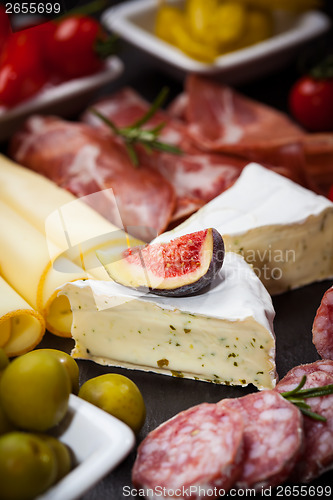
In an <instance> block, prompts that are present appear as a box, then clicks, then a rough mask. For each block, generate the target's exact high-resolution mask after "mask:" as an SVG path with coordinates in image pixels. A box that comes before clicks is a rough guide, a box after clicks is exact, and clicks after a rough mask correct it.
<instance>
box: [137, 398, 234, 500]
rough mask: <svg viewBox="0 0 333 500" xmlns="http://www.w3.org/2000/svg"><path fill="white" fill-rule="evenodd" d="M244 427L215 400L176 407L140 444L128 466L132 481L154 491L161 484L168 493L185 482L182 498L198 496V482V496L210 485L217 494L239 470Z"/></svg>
mask: <svg viewBox="0 0 333 500" xmlns="http://www.w3.org/2000/svg"><path fill="white" fill-rule="evenodd" d="M243 428H244V427H243V419H242V417H241V415H239V414H238V413H237V412H235V411H230V410H228V409H227V408H224V407H222V406H218V405H215V404H208V403H202V404H200V405H198V406H195V407H193V408H190V409H189V410H186V411H183V412H181V413H179V414H178V415H176V416H175V417H173V418H172V419H170V420H168V421H167V422H164V423H163V424H162V425H160V426H159V427H157V429H155V430H154V431H152V432H151V433H150V434H148V436H147V437H146V438H145V439H144V441H143V442H142V443H141V444H140V446H139V448H138V454H137V458H136V461H135V464H134V467H133V471H132V481H133V484H134V486H136V487H137V488H151V489H152V490H153V491H154V490H155V491H156V492H158V489H157V487H159V488H165V491H168V490H169V494H168V498H169V497H170V493H172V492H177V490H178V491H179V489H180V490H181V491H184V490H186V489H187V488H188V490H187V492H188V496H187V497H186V498H190V499H191V500H194V499H197V498H200V496H199V493H200V490H199V487H200V488H201V497H202V495H203V493H202V491H204V490H205V489H208V488H212V489H214V488H216V489H217V490H216V491H217V496H218V490H219V489H220V490H222V489H223V490H228V489H229V488H230V487H231V486H232V485H233V484H234V482H235V480H236V479H237V477H238V475H239V474H240V472H241V469H242V459H243ZM191 486H192V488H191V489H190V487H191ZM176 494H177V493H176ZM151 497H152V498H154V496H153V495H151ZM171 498H173V497H172V496H171ZM174 498H177V497H176V496H174ZM178 498H179V495H178ZM210 498H216V496H210Z"/></svg>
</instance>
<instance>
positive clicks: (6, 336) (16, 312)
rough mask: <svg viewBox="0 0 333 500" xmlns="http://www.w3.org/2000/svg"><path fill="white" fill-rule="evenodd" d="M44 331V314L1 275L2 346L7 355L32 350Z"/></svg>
mask: <svg viewBox="0 0 333 500" xmlns="http://www.w3.org/2000/svg"><path fill="white" fill-rule="evenodd" d="M44 332H45V322H44V319H43V316H42V315H41V314H39V313H38V312H37V311H35V310H34V309H33V308H32V307H31V306H30V305H29V304H28V303H27V302H26V301H25V300H24V299H23V298H22V297H21V296H20V295H19V294H18V293H17V292H16V291H15V290H14V289H13V288H12V287H11V286H10V285H9V284H8V283H7V282H6V281H5V280H4V279H3V278H2V277H0V347H2V348H3V349H4V351H5V353H6V354H7V356H9V357H11V356H18V355H20V354H24V353H25V352H28V351H30V350H31V349H33V348H34V347H35V346H36V345H37V344H38V343H39V342H40V341H41V339H42V337H43V335H44Z"/></svg>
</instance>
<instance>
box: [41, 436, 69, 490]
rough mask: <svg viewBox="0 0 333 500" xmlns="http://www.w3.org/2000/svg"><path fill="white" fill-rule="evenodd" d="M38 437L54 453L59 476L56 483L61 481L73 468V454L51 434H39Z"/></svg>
mask: <svg viewBox="0 0 333 500" xmlns="http://www.w3.org/2000/svg"><path fill="white" fill-rule="evenodd" d="M38 437H39V438H40V439H42V441H44V442H45V443H47V444H48V445H49V446H50V447H51V449H52V450H53V452H54V455H55V457H56V461H57V475H56V478H55V482H58V481H60V479H62V478H63V477H65V476H66V474H68V473H69V472H70V470H71V468H72V456H71V452H70V450H69V448H68V446H66V445H65V444H64V443H62V442H61V441H60V440H59V439H57V438H55V437H53V436H50V435H49V434H38Z"/></svg>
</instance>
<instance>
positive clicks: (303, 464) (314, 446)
mask: <svg viewBox="0 0 333 500" xmlns="http://www.w3.org/2000/svg"><path fill="white" fill-rule="evenodd" d="M311 364H312V365H313V364H314V363H311ZM305 366H310V365H305ZM321 366H322V367H323V368H324V370H317V371H314V372H312V373H304V370H303V374H302V373H301V374H300V376H299V377H296V376H295V372H294V373H293V374H292V375H291V376H290V375H289V373H288V374H287V375H286V377H285V378H283V379H282V380H281V381H280V382H279V383H278V385H277V386H276V388H275V390H276V391H279V392H287V391H291V390H293V389H294V388H295V387H296V386H297V385H298V384H299V383H300V381H301V379H302V376H303V375H307V379H306V383H305V385H304V387H303V389H309V388H312V387H322V386H324V385H329V384H333V374H331V373H329V370H330V369H331V365H329V364H328V363H327V362H322V365H321ZM294 370H295V369H294ZM306 402H307V404H308V405H310V407H311V410H312V411H313V412H315V413H318V414H319V415H322V416H323V417H325V418H326V419H327V421H326V422H319V421H317V420H313V419H312V418H310V417H307V416H304V451H303V453H302V456H301V458H300V460H299V461H298V463H297V465H296V467H295V469H294V470H293V472H292V474H291V476H290V479H291V480H293V481H295V482H301V483H307V482H310V481H312V480H313V479H315V478H316V477H318V476H320V475H321V474H322V473H324V472H325V471H327V470H329V469H332V468H333V394H332V395H329V396H321V397H315V398H308V399H306Z"/></svg>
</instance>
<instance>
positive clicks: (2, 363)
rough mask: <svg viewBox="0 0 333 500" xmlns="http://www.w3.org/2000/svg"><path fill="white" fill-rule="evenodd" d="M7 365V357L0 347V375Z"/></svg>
mask: <svg viewBox="0 0 333 500" xmlns="http://www.w3.org/2000/svg"><path fill="white" fill-rule="evenodd" d="M8 365H9V359H8V358H7V354H6V353H5V351H4V350H3V349H2V348H1V347H0V377H1V375H2V373H3V370H5V368H7V366H8Z"/></svg>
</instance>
